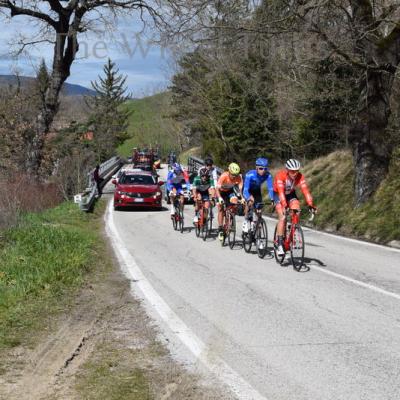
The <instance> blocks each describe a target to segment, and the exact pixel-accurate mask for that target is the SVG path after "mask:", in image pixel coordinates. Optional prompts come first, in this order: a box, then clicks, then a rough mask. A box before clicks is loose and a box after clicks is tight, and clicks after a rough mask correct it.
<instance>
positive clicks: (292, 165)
mask: <svg viewBox="0 0 400 400" xmlns="http://www.w3.org/2000/svg"><path fill="white" fill-rule="evenodd" d="M285 167H286V168H287V169H288V170H291V171H298V170H299V169H300V167H301V164H300V162H299V161H297V160H295V159H294V158H291V159H290V160H287V161H286V164H285Z"/></svg>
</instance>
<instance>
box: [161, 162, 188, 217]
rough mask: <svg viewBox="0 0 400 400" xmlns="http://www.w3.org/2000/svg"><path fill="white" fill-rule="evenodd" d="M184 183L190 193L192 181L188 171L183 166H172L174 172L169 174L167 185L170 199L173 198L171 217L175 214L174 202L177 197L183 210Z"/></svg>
mask: <svg viewBox="0 0 400 400" xmlns="http://www.w3.org/2000/svg"><path fill="white" fill-rule="evenodd" d="M183 183H186V187H187V190H189V191H190V181H189V175H188V173H187V171H185V170H184V169H183V168H182V165H180V164H178V163H174V164H173V165H172V170H171V171H169V172H168V176H167V185H166V186H167V190H168V192H169V197H171V217H172V216H173V215H174V214H175V207H174V200H175V197H176V196H179V201H180V203H181V205H182V209H183V204H184V202H185V197H184V194H183V188H182V184H183Z"/></svg>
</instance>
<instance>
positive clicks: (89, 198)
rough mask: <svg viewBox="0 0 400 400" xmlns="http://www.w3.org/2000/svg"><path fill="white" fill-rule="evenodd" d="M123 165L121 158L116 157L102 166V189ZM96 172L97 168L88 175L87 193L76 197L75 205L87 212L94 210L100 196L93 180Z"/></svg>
mask: <svg viewBox="0 0 400 400" xmlns="http://www.w3.org/2000/svg"><path fill="white" fill-rule="evenodd" d="M122 163H123V162H122V160H121V158H120V157H117V156H116V157H112V158H110V159H109V160H107V161H105V162H103V163H102V164H100V168H99V176H100V178H102V179H103V181H102V183H101V184H100V185H101V186H102V187H103V186H104V185H105V184H106V183H107V181H108V179H109V178H110V177H111V176H112V175H113V174H114V172H115V171H116V170H118V169H119V168H120V167H121V165H122ZM94 170H95V168H93V169H92V170H91V171H90V172H88V174H87V178H88V184H87V187H86V189H85V191H84V192H83V193H79V194H77V195H75V196H74V201H75V203H77V204H79V208H80V209H81V210H82V211H86V212H88V211H90V210H91V209H92V207H93V204H94V201H95V199H96V197H97V195H98V190H97V184H96V181H95V180H94V178H93V172H94Z"/></svg>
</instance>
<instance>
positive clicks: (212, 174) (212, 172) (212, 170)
mask: <svg viewBox="0 0 400 400" xmlns="http://www.w3.org/2000/svg"><path fill="white" fill-rule="evenodd" d="M203 169H205V170H207V171H208V173H209V174H210V175H211V177H212V179H213V180H214V182H215V183H216V182H217V181H218V174H217V170H216V168H215V167H212V168H211V169H208V168H207V167H206V166H203V167H201V168H199V171H198V172H197V176H201V173H200V172H201V170H203Z"/></svg>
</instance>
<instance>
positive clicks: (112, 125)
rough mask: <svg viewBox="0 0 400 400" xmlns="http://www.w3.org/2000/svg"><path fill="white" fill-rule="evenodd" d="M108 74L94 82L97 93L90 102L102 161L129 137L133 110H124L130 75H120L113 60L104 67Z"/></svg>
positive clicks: (88, 101) (98, 152)
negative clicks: (127, 80) (129, 120)
mask: <svg viewBox="0 0 400 400" xmlns="http://www.w3.org/2000/svg"><path fill="white" fill-rule="evenodd" d="M103 72H104V77H100V76H99V79H98V81H92V82H91V85H92V88H93V89H94V90H95V91H96V94H95V96H93V97H90V98H87V99H86V102H87V104H88V105H89V107H90V109H91V110H92V112H91V116H90V124H91V126H92V128H93V130H94V144H95V148H96V153H97V158H98V161H103V160H105V159H107V158H109V157H111V156H112V155H113V154H114V153H115V149H116V147H117V146H118V145H119V144H121V143H122V142H124V140H126V138H127V132H126V129H127V124H128V117H129V115H130V112H129V111H127V110H124V109H123V104H124V103H125V101H126V100H127V96H126V91H127V88H126V85H125V84H126V78H127V77H126V76H122V75H120V74H119V70H118V69H117V68H116V67H115V63H113V62H112V61H111V60H110V59H108V61H107V63H106V64H105V65H104V68H103Z"/></svg>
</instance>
